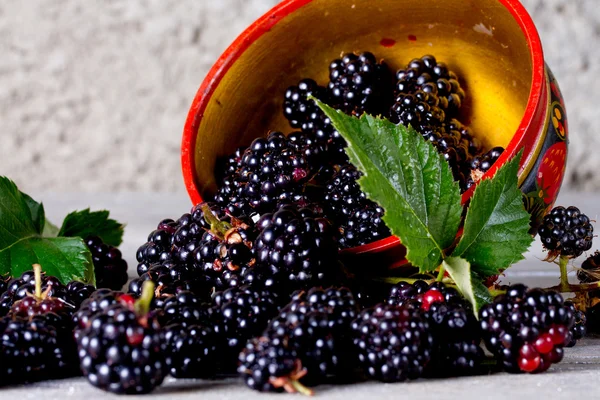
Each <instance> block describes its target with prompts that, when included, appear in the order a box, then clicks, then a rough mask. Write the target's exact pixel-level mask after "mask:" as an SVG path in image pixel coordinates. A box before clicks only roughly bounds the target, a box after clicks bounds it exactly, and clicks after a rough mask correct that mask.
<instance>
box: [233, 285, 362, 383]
mask: <svg viewBox="0 0 600 400" xmlns="http://www.w3.org/2000/svg"><path fill="white" fill-rule="evenodd" d="M357 313H358V305H357V303H356V302H355V300H354V297H353V295H352V293H351V292H350V291H349V290H348V289H347V288H343V287H341V288H335V287H330V288H327V289H322V288H319V287H315V288H312V289H310V290H308V291H299V292H296V293H295V294H294V295H293V296H292V300H291V301H290V303H289V304H288V305H286V306H285V307H284V308H283V309H282V310H281V311H280V312H279V315H277V316H276V317H275V318H274V319H273V320H272V321H271V323H270V324H269V326H268V327H267V329H266V330H264V332H263V333H262V335H260V336H258V337H256V338H254V339H252V340H250V341H248V343H247V344H246V347H245V348H244V349H243V350H242V352H241V353H240V355H239V367H238V371H239V373H240V375H241V376H242V377H243V378H244V380H245V382H246V384H247V385H248V386H249V387H250V388H252V389H254V390H258V391H275V392H281V391H284V390H285V391H287V392H302V393H304V394H309V393H311V391H310V389H308V388H307V387H306V386H305V385H309V386H314V385H317V384H320V383H323V382H324V381H325V380H326V379H329V378H332V377H336V376H340V375H341V374H343V371H348V370H351V368H352V366H353V365H355V357H352V355H353V350H352V346H351V337H350V335H349V328H350V324H351V322H352V320H353V319H354V318H355V317H356V315H357Z"/></svg>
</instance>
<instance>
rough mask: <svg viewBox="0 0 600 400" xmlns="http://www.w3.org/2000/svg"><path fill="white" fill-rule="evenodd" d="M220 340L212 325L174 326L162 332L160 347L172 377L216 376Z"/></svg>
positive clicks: (177, 324) (167, 327)
mask: <svg viewBox="0 0 600 400" xmlns="http://www.w3.org/2000/svg"><path fill="white" fill-rule="evenodd" d="M218 339H219V338H218V337H217V335H216V334H215V332H214V330H213V329H212V327H210V326H204V325H195V324H191V325H187V324H181V323H175V324H171V325H168V326H166V327H165V328H164V329H162V332H161V346H162V349H163V353H164V356H165V364H166V368H167V370H168V372H169V374H170V375H171V376H173V377H175V378H210V377H212V376H214V375H215V373H216V372H217V371H216V368H215V367H216V364H217V360H218V359H219V357H221V356H222V353H220V352H219V346H218V343H219V340H218Z"/></svg>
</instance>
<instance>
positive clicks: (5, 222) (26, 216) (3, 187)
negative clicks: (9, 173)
mask: <svg viewBox="0 0 600 400" xmlns="http://www.w3.org/2000/svg"><path fill="white" fill-rule="evenodd" d="M38 233H39V231H38V229H37V226H36V224H35V223H34V220H33V218H32V216H31V210H30V208H29V204H28V202H27V199H26V198H25V197H24V196H23V193H21V192H20V191H19V189H17V185H15V183H14V182H13V181H11V180H10V179H8V178H6V177H3V176H0V250H2V249H4V248H6V247H8V246H10V245H12V244H13V243H15V242H16V241H18V240H19V239H21V238H23V237H26V236H32V235H36V234H38Z"/></svg>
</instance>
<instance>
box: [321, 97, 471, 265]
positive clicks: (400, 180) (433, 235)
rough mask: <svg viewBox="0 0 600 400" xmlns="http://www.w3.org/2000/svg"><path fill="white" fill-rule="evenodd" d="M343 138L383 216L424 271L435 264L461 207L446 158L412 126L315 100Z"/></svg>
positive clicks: (365, 188) (362, 182)
mask: <svg viewBox="0 0 600 400" xmlns="http://www.w3.org/2000/svg"><path fill="white" fill-rule="evenodd" d="M315 101H316V102H317V104H318V105H319V107H321V109H322V110H323V111H324V112H325V114H327V116H328V117H329V118H330V119H331V121H332V123H333V126H334V127H335V128H336V130H337V131H338V132H340V134H341V135H342V136H343V137H344V139H346V141H347V142H348V147H347V149H346V153H347V154H348V156H349V157H350V161H351V162H352V164H354V165H355V166H356V167H357V168H358V169H359V170H360V171H361V172H362V173H363V176H362V177H361V178H360V179H359V181H358V182H359V184H360V186H361V188H362V190H363V191H364V192H365V193H366V194H367V196H368V197H369V198H370V199H372V200H375V201H376V202H377V203H378V204H379V205H381V206H382V207H383V208H384V209H385V215H384V217H383V219H384V221H385V223H386V224H387V226H388V227H389V228H390V230H391V231H392V233H393V234H394V235H396V236H398V237H399V238H400V239H401V241H402V244H403V245H404V246H405V247H406V249H407V255H406V258H407V259H408V260H409V261H410V262H411V263H412V264H413V265H414V266H417V267H419V269H420V270H421V271H423V272H425V271H432V270H434V269H436V268H437V267H439V265H440V263H441V261H442V258H443V255H444V251H445V250H446V249H447V248H448V247H450V246H451V245H452V243H453V241H454V239H455V237H456V233H457V231H458V227H459V224H460V217H461V212H462V206H461V203H460V189H459V187H458V184H457V183H456V182H455V181H454V179H453V177H452V172H451V171H450V167H449V166H448V163H447V162H446V161H445V160H444V159H443V157H442V156H441V155H440V154H439V153H438V152H437V151H436V149H435V148H434V147H433V145H432V144H431V143H429V142H426V141H425V140H424V139H423V137H422V136H421V135H419V134H418V133H416V132H415V131H414V130H413V129H412V128H410V129H409V128H406V127H404V126H402V125H398V126H397V125H394V124H392V123H391V122H389V121H387V120H384V119H380V118H375V117H372V116H369V115H363V116H362V117H361V118H360V119H358V118H356V117H351V116H348V115H346V114H344V113H342V112H339V111H336V110H334V109H332V108H330V107H328V106H326V105H324V104H323V103H321V102H319V101H318V100H315Z"/></svg>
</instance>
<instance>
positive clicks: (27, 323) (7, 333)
mask: <svg viewBox="0 0 600 400" xmlns="http://www.w3.org/2000/svg"><path fill="white" fill-rule="evenodd" d="M64 322H65V321H64V319H63V318H61V317H59V316H58V315H56V314H54V313H46V314H42V315H35V316H33V317H18V316H10V317H9V316H6V317H3V318H1V319H0V386H3V385H14V384H18V383H22V382H33V381H40V380H46V379H58V378H65V377H69V376H74V375H77V374H78V373H79V371H78V368H77V361H76V360H77V352H76V348H75V343H74V342H73V337H72V335H71V330H70V328H69V327H68V326H67V325H65V323H64Z"/></svg>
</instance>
